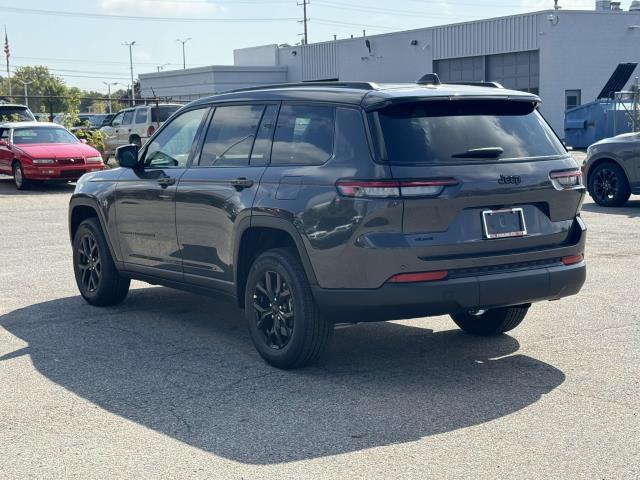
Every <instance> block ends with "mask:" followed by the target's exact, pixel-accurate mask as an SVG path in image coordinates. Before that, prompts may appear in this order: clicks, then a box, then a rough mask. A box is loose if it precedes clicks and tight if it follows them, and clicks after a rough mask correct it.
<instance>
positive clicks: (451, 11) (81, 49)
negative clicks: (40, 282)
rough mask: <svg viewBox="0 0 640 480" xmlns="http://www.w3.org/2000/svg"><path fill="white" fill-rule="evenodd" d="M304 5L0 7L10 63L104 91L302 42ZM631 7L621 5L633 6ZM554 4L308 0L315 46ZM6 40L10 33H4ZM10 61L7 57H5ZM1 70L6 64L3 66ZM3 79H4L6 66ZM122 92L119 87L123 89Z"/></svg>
mask: <svg viewBox="0 0 640 480" xmlns="http://www.w3.org/2000/svg"><path fill="white" fill-rule="evenodd" d="M301 3H302V0H298V1H296V0H58V1H55V2H54V1H51V0H21V1H20V2H15V1H14V0H0V26H3V25H6V28H7V32H8V38H9V45H10V48H11V59H10V60H11V66H12V68H15V67H16V66H20V65H46V66H47V67H49V69H50V70H51V72H52V73H55V74H56V75H59V76H61V77H63V78H64V80H65V82H66V83H67V85H69V86H76V87H80V88H83V89H91V90H97V91H100V92H105V93H106V91H107V86H106V85H105V84H104V82H109V83H116V82H117V83H120V84H122V85H123V86H126V85H127V84H129V83H131V81H130V80H129V77H130V75H129V49H128V47H126V46H124V45H123V42H125V41H129V42H130V41H135V42H136V44H135V46H134V47H133V63H134V77H137V75H138V74H140V73H148V72H154V71H157V69H158V68H159V67H160V68H162V69H165V70H169V69H173V70H175V69H179V68H182V46H181V44H180V43H179V42H177V41H176V39H178V38H180V39H183V40H184V39H187V38H191V40H189V41H188V42H187V43H186V45H185V47H186V48H185V50H186V63H187V67H197V66H205V65H230V64H233V50H234V49H236V48H243V47H250V46H257V45H266V44H273V43H277V44H283V43H288V44H291V45H293V44H296V43H297V42H300V40H301V36H300V34H301V32H302V31H303V28H302V24H301V23H300V20H301V19H302V18H303V13H302V6H299V5H298V4H301ZM630 3H631V0H624V1H623V2H622V6H623V8H624V9H628V6H629V4H630ZM560 5H561V6H562V7H563V8H564V9H588V10H592V9H593V8H594V5H595V1H594V0H560ZM552 7H553V0H460V1H457V0H393V1H388V0H387V1H384V0H311V1H310V5H308V6H307V9H308V11H307V16H308V18H309V19H310V21H309V23H308V29H309V43H313V42H318V41H325V40H330V39H332V38H333V36H334V35H337V36H338V38H345V37H349V36H350V35H351V34H354V35H362V30H363V29H366V31H367V34H368V35H372V34H376V33H387V32H392V31H397V30H408V29H413V28H421V27H428V26H432V25H443V24H450V23H458V22H465V21H469V20H476V19H482V18H490V17H499V16H504V15H511V14H515V13H522V12H530V11H538V10H544V9H548V8H552ZM3 33H4V32H3ZM3 60H4V59H3ZM2 64H4V61H3V62H2ZM2 70H3V75H4V68H3V69H2ZM119 88H122V87H121V86H119V85H114V86H112V89H114V90H116V89H119Z"/></svg>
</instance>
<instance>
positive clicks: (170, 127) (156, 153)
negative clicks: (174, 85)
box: [144, 108, 208, 168]
mask: <svg viewBox="0 0 640 480" xmlns="http://www.w3.org/2000/svg"><path fill="white" fill-rule="evenodd" d="M207 111H208V109H207V108H199V109H196V110H189V111H188V112H184V113H183V114H182V115H180V116H178V117H176V118H174V119H173V121H172V122H171V123H169V124H167V126H166V127H165V128H164V129H163V130H162V132H160V134H159V135H158V136H157V137H156V138H155V139H154V141H153V142H152V143H151V144H150V145H149V146H148V147H147V151H146V153H145V157H144V165H145V167H152V168H153V167H156V168H184V167H186V165H187V161H188V160H189V153H191V148H192V146H193V142H194V140H195V138H196V135H197V133H198V128H199V127H200V124H201V123H202V120H203V119H204V117H205V115H206V114H207Z"/></svg>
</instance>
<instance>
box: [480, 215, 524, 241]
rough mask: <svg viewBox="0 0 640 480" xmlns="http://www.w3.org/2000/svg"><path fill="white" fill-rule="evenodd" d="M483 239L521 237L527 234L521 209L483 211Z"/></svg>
mask: <svg viewBox="0 0 640 480" xmlns="http://www.w3.org/2000/svg"><path fill="white" fill-rule="evenodd" d="M482 226H483V227H484V235H485V238H509V237H523V236H525V235H526V234H527V226H526V224H525V223H524V212H523V211H522V209H521V208H506V209H503V210H485V211H484V212H482Z"/></svg>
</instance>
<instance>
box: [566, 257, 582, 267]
mask: <svg viewBox="0 0 640 480" xmlns="http://www.w3.org/2000/svg"><path fill="white" fill-rule="evenodd" d="M583 260H584V255H582V254H580V255H568V256H566V257H562V263H563V264H564V265H566V266H569V265H575V264H576V263H580V262H582V261H583Z"/></svg>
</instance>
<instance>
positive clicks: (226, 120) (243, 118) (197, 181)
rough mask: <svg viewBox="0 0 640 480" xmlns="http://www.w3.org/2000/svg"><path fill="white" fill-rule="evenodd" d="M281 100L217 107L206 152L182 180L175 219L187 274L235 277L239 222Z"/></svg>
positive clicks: (216, 281)
mask: <svg viewBox="0 0 640 480" xmlns="http://www.w3.org/2000/svg"><path fill="white" fill-rule="evenodd" d="M277 109H278V105H276V104H250V105H229V106H220V107H217V108H216V109H215V111H214V113H213V116H212V119H211V121H210V123H209V125H208V128H207V131H206V135H204V140H203V145H202V149H201V153H200V155H199V157H198V158H195V159H194V161H193V164H192V166H191V168H189V169H188V170H187V172H186V173H185V175H184V176H183V177H182V179H181V180H180V184H179V186H178V192H177V201H176V219H177V229H178V241H179V244H180V251H181V254H182V258H183V259H184V276H185V280H188V281H191V282H193V283H198V284H202V285H205V286H210V287H214V288H222V289H225V288H226V287H228V288H230V286H231V285H232V282H233V268H232V267H233V255H234V248H233V247H234V245H235V232H236V230H235V227H236V226H237V225H238V223H239V222H240V220H241V219H242V218H244V217H248V216H249V215H250V209H251V207H252V204H253V201H254V198H255V196H256V191H257V189H258V185H259V183H260V178H261V177H262V174H263V173H264V171H265V168H266V165H267V163H268V160H269V155H270V151H271V138H272V135H273V130H274V123H275V117H276V114H277Z"/></svg>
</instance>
